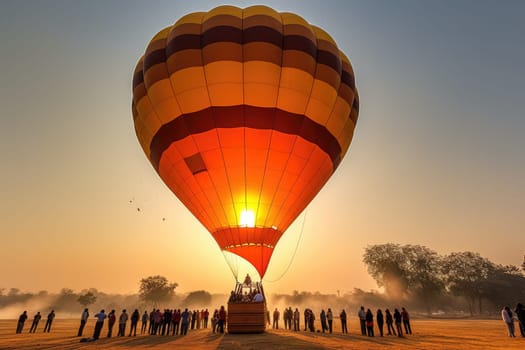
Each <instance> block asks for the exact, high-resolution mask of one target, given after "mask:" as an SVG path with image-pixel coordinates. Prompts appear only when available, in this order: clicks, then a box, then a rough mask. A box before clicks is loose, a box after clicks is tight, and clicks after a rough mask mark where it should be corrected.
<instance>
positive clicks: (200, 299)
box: [184, 290, 211, 306]
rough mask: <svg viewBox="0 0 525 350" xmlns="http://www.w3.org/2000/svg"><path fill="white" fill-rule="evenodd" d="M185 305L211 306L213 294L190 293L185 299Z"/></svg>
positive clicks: (205, 292)
mask: <svg viewBox="0 0 525 350" xmlns="http://www.w3.org/2000/svg"><path fill="white" fill-rule="evenodd" d="M184 304H185V305H188V306H191V305H195V306H206V305H210V304H211V294H210V293H209V292H207V291H205V290H197V291H194V292H190V293H189V294H188V295H187V296H186V298H185V299H184Z"/></svg>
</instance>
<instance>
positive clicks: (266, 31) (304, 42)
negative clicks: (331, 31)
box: [144, 26, 341, 72]
mask: <svg viewBox="0 0 525 350" xmlns="http://www.w3.org/2000/svg"><path fill="white" fill-rule="evenodd" d="M257 41H260V42H265V43H269V44H273V45H275V46H277V47H281V48H282V49H283V50H297V51H302V52H304V53H306V54H308V55H310V56H312V57H313V58H314V59H316V61H317V62H318V63H321V64H326V65H327V66H329V67H332V69H334V70H335V71H336V72H341V59H340V58H339V57H337V56H336V55H334V54H333V53H331V52H328V51H323V50H317V48H316V45H315V43H313V42H312V41H311V40H310V39H308V38H306V37H304V36H301V35H283V34H282V33H279V32H278V31H276V30H274V29H272V28H269V27H265V26H255V27H251V28H247V29H246V30H244V31H243V30H242V29H239V28H235V27H229V26H217V27H213V28H211V29H209V30H207V31H206V32H204V33H202V34H201V35H195V34H182V35H178V36H175V37H174V38H172V39H171V40H170V41H169V42H168V45H167V47H168V48H167V50H166V51H167V54H166V55H167V57H166V58H165V59H167V58H169V56H171V55H172V54H174V53H176V52H179V51H182V50H188V49H202V48H204V47H205V46H206V45H209V44H213V43H217V42H233V43H237V44H240V45H242V44H247V43H251V42H257ZM154 52H155V51H154ZM152 54H153V53H152ZM152 54H150V55H152ZM150 55H148V56H150ZM159 59H160V56H157V55H155V57H151V58H150V61H151V62H152V63H153V61H156V63H162V62H163V61H162V60H159ZM165 59H164V61H165ZM144 70H145V71H146V70H147V69H146V68H145V69H144Z"/></svg>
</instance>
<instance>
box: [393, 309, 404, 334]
mask: <svg viewBox="0 0 525 350" xmlns="http://www.w3.org/2000/svg"><path fill="white" fill-rule="evenodd" d="M402 318H403V317H402V316H401V313H400V312H399V310H398V309H395V310H394V322H395V323H396V330H397V336H398V337H402V336H403V329H402V328H401V320H402Z"/></svg>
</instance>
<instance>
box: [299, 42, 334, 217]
mask: <svg viewBox="0 0 525 350" xmlns="http://www.w3.org/2000/svg"><path fill="white" fill-rule="evenodd" d="M315 38H316V47H319V36H318V35H317V34H316V35H315ZM336 47H337V46H336ZM338 50H339V48H338ZM318 54H319V50H317V55H316V75H315V76H317V70H318V66H319V60H318ZM338 58H339V60H341V56H340V55H339V56H338ZM341 69H342V64H341ZM338 74H339V86H340V85H341V74H342V73H341V72H338ZM315 80H316V79H315V77H314V83H315ZM312 86H313V84H312ZM312 91H313V88H312ZM312 91H310V97H311V93H312ZM337 95H339V88H338V90H337ZM309 101H310V100H309ZM336 101H337V97H336V100H335V101H334V103H333V104H332V109H331V111H330V115H331V113H332V111H333V109H334V107H335V102H336ZM307 107H308V106H307ZM330 115H329V116H330ZM305 118H309V117H308V116H307V115H306V111H305ZM328 119H329V118H328ZM327 122H328V120H327V121H326V122H325V124H324V125H323V126H324V127H325V128H326V123H327ZM316 140H319V135H317V138H316ZM317 143H318V142H315V143H314V147H312V149H311V151H310V154H309V156H308V157H307V162H306V163H305V166H306V164H308V163H309V162H310V160H311V158H312V155H313V154H314V151H315V150H316V148H319V147H318V146H317V145H316V144H317ZM326 162H327V161H326V160H325V161H323V162H321V163H320V164H319V166H318V167H317V171H315V172H313V173H312V174H313V175H315V174H319V171H320V170H321V169H322V168H323V167H324V165H325V164H326ZM303 170H304V167H303ZM334 171H335V163H334V164H333V165H332V172H331V174H330V175H329V176H328V179H329V178H330V176H331V175H332V174H333V173H334ZM301 173H302V172H301ZM328 179H326V181H323V182H321V183H319V185H322V184H323V183H326V182H327V181H328ZM298 180H299V177H297V179H296V180H295V182H294V183H293V185H292V186H291V189H292V190H293V189H294V188H295V187H296V186H297V182H298ZM317 192H318V191H316V190H315V189H313V188H312V189H310V191H304V192H302V193H301V195H300V196H299V197H298V203H301V202H303V201H302V200H300V199H301V198H311V199H313V198H314V197H315V194H316V193H317ZM310 201H311V200H310ZM310 201H307V202H308V203H309V202H310ZM307 206H308V205H306V206H305V207H304V208H302V209H300V208H299V207H298V208H297V209H298V212H297V213H296V214H297V215H299V214H300V213H301V212H302V211H303V210H304V209H305V208H306V207H307ZM299 209H300V210H299ZM293 216H294V215H291V217H293Z"/></svg>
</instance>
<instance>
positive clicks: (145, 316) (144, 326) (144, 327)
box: [140, 310, 149, 334]
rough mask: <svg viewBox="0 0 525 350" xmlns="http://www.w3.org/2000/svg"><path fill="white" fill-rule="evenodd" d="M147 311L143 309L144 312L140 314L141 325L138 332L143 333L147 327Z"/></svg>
mask: <svg viewBox="0 0 525 350" xmlns="http://www.w3.org/2000/svg"><path fill="white" fill-rule="evenodd" d="M148 319H149V316H148V312H147V311H146V310H144V313H143V314H142V325H141V327H140V334H143V333H145V332H146V330H147V329H148Z"/></svg>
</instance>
